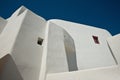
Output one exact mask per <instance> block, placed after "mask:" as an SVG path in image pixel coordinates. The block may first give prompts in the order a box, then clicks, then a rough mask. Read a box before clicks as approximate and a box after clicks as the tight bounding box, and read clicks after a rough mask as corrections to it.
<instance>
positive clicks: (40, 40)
mask: <svg viewBox="0 0 120 80" xmlns="http://www.w3.org/2000/svg"><path fill="white" fill-rule="evenodd" d="M37 44H39V45H42V44H43V39H42V38H40V37H39V38H38V41H37Z"/></svg>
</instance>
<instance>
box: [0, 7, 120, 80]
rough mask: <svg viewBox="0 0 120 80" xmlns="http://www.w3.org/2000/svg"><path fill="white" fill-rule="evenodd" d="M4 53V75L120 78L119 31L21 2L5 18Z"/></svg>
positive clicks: (25, 79)
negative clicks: (43, 13)
mask: <svg viewBox="0 0 120 80" xmlns="http://www.w3.org/2000/svg"><path fill="white" fill-rule="evenodd" d="M8 56H9V58H8ZM0 58H1V59H0V80H120V66H119V65H120V34H118V35H115V36H111V34H110V33H109V32H108V31H106V30H104V29H100V28H96V27H92V26H88V25H83V24H78V23H73V22H69V21H64V20H58V19H51V20H48V21H46V20H45V19H43V18H42V17H40V16H38V15H36V14H35V13H33V12H32V11H30V10H28V9H26V8H25V7H23V6H22V7H20V8H19V9H18V10H17V11H15V13H13V15H12V16H11V17H10V18H8V19H6V20H5V19H3V18H0ZM9 59H10V60H9ZM12 59H13V60H12ZM10 61H11V62H10ZM10 78H11V79H10Z"/></svg>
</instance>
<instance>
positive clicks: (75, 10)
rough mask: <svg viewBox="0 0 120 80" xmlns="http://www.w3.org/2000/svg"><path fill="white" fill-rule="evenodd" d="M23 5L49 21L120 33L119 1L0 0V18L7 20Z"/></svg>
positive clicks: (113, 33)
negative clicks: (78, 24) (59, 20)
mask: <svg viewBox="0 0 120 80" xmlns="http://www.w3.org/2000/svg"><path fill="white" fill-rule="evenodd" d="M21 5H24V6H25V7H27V8H28V9H30V10H32V11H33V12H35V13H36V14H38V15H40V16H42V17H44V18H45V19H46V20H49V19H63V20H68V21H72V22H77V23H82V24H86V25H91V26H96V27H99V28H104V29H107V30H108V31H109V32H110V33H111V34H112V35H115V34H118V33H120V0H0V16H1V17H3V18H8V17H10V16H11V14H12V13H13V12H14V11H15V10H16V9H17V8H19V7H20V6H21Z"/></svg>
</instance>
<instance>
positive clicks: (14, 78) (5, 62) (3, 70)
mask: <svg viewBox="0 0 120 80" xmlns="http://www.w3.org/2000/svg"><path fill="white" fill-rule="evenodd" d="M0 80H23V79H22V77H21V75H20V73H19V71H18V69H17V66H16V64H15V63H14V61H13V59H12V57H11V56H10V55H9V54H8V55H6V56H4V57H3V58H2V59H0Z"/></svg>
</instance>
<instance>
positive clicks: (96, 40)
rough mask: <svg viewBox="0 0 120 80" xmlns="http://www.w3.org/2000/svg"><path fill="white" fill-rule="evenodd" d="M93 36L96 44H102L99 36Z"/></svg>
mask: <svg viewBox="0 0 120 80" xmlns="http://www.w3.org/2000/svg"><path fill="white" fill-rule="evenodd" d="M92 37H93V40H94V42H95V43H96V44H100V42H99V39H98V36H92Z"/></svg>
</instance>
